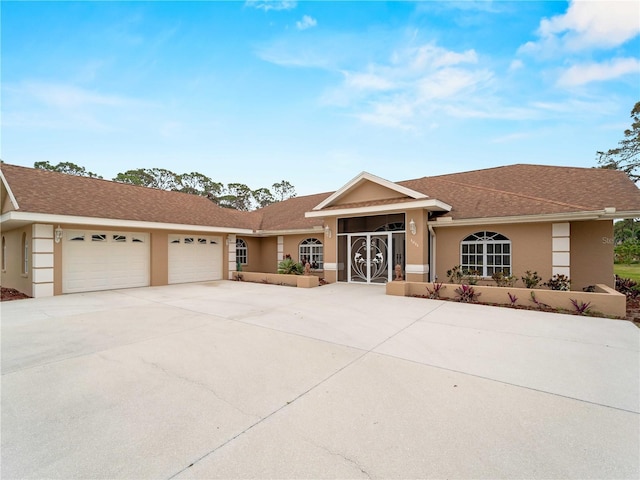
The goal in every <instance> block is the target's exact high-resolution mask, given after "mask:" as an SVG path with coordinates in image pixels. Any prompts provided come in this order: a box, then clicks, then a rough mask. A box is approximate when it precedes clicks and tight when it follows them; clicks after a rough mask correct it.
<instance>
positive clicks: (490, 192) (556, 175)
mask: <svg viewBox="0 0 640 480" xmlns="http://www.w3.org/2000/svg"><path fill="white" fill-rule="evenodd" d="M2 173H3V175H4V176H5V178H6V180H7V182H8V184H9V186H10V188H11V191H12V192H13V194H14V195H15V197H16V199H17V202H18V204H19V210H18V211H20V212H33V213H40V214H53V215H69V216H79V217H93V218H96V219H98V218H104V219H120V220H134V221H144V222H157V223H165V224H179V225H193V226H207V227H224V228H230V229H247V230H252V231H254V232H256V233H261V232H264V233H268V232H273V231H290V230H310V229H314V228H318V227H319V226H321V225H322V220H321V218H317V217H316V218H306V217H305V212H310V211H311V210H313V208H314V207H316V206H318V205H319V204H321V203H322V202H323V201H324V200H326V199H327V198H329V197H330V196H331V195H332V194H333V192H326V193H318V194H315V195H306V196H301V197H294V198H291V199H289V200H285V201H282V202H277V203H274V204H272V205H269V206H268V207H265V208H262V209H260V210H257V211H254V212H240V211H237V210H232V209H226V208H221V207H219V206H217V205H215V204H214V203H212V202H211V201H209V200H207V199H206V198H204V197H200V196H197V195H189V194H184V193H179V192H170V191H165V190H157V189H152V188H146V187H138V186H134V185H128V184H123V183H117V182H112V181H108V180H101V179H95V178H86V177H77V176H72V175H66V174H62V173H56V172H50V171H47V170H39V169H33V168H26V167H19V166H15V165H8V164H2ZM398 185H402V186H404V187H407V188H410V189H412V190H415V191H416V192H420V193H423V194H425V195H427V196H428V197H429V198H432V199H437V200H440V201H442V202H445V203H446V204H449V205H451V206H452V207H453V208H452V209H451V211H450V212H448V213H446V214H445V216H448V217H451V218H452V219H454V220H463V219H468V220H472V219H483V218H495V217H520V216H535V215H550V214H571V213H576V214H578V213H580V212H594V211H603V210H604V209H605V208H610V207H613V208H615V209H616V212H617V213H618V212H627V214H632V213H633V214H637V215H638V216H640V190H638V188H637V187H636V186H635V184H634V183H633V182H632V181H631V180H629V179H628V178H627V176H626V175H625V174H624V172H620V171H616V170H604V169H593V168H574V167H554V166H544V165H523V164H517V165H510V166H505V167H496V168H489V169H484V170H475V171H470V172H464V173H453V174H449V175H439V176H433V177H423V178H416V179H413V180H406V181H402V182H398ZM402 203H406V200H405V199H401V198H399V199H386V200H372V201H371V202H359V203H358V204H354V205H348V206H347V205H340V206H339V208H345V207H350V208H361V207H366V206H371V205H388V206H389V207H390V208H392V207H393V206H394V205H395V204H398V206H400V205H401V204H402ZM332 210H334V208H333V207H332V206H328V207H326V208H324V209H322V210H321V211H326V213H327V215H328V216H330V215H331V214H332V213H331V212H332ZM634 216H635V215H634Z"/></svg>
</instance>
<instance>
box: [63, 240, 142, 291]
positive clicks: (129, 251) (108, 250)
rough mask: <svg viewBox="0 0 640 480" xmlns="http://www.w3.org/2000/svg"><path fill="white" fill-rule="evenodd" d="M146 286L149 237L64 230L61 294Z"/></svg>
mask: <svg viewBox="0 0 640 480" xmlns="http://www.w3.org/2000/svg"><path fill="white" fill-rule="evenodd" d="M148 285H149V234H147V233H142V232H118V231H105V230H102V231H100V230H92V231H89V230H67V231H65V234H64V238H63V245H62V292H63V293H76V292H91V291H97V290H112V289H116V288H133V287H146V286H148Z"/></svg>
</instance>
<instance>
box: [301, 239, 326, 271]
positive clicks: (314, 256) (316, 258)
mask: <svg viewBox="0 0 640 480" xmlns="http://www.w3.org/2000/svg"><path fill="white" fill-rule="evenodd" d="M298 253H299V255H298V258H299V259H300V263H302V264H303V265H304V264H305V263H306V262H309V264H310V265H311V268H312V269H313V270H322V269H323V256H322V242H321V241H320V240H318V239H317V238H307V239H306V240H303V241H302V242H300V246H299V250H298Z"/></svg>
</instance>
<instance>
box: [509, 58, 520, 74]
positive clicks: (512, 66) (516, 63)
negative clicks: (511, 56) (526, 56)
mask: <svg viewBox="0 0 640 480" xmlns="http://www.w3.org/2000/svg"><path fill="white" fill-rule="evenodd" d="M523 67H524V62H523V61H522V60H518V59H516V60H513V61H512V62H511V64H510V65H509V71H510V72H515V71H516V70H520V69H521V68H523Z"/></svg>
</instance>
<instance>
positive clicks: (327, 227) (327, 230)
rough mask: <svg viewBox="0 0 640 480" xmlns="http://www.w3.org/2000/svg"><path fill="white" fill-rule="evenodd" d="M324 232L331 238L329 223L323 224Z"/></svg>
mask: <svg viewBox="0 0 640 480" xmlns="http://www.w3.org/2000/svg"><path fill="white" fill-rule="evenodd" d="M324 233H326V234H327V237H329V238H331V229H330V228H329V225H325V226H324Z"/></svg>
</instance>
